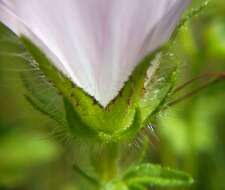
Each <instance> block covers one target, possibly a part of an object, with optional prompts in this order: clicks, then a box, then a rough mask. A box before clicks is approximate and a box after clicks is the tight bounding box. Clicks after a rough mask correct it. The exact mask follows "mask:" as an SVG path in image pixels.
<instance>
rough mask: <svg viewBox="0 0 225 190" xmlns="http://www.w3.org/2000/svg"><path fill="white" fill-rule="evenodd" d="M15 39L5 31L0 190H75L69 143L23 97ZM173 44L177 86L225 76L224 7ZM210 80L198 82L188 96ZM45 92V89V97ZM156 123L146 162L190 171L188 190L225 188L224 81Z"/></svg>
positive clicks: (0, 60)
mask: <svg viewBox="0 0 225 190" xmlns="http://www.w3.org/2000/svg"><path fill="white" fill-rule="evenodd" d="M198 3H199V1H194V4H195V5H196V6H197V4H198ZM195 5H193V6H195ZM14 38H15V37H14V36H12V34H9V32H8V31H7V30H6V29H5V28H4V27H3V26H0V190H36V189H37V190H40V189H41V190H48V189H55V190H70V189H71V190H75V189H76V188H75V184H74V183H75V181H76V175H75V174H74V172H73V171H72V169H71V166H72V163H73V151H70V150H72V148H71V146H72V143H71V141H70V139H68V138H67V137H66V136H65V134H63V133H60V132H59V131H58V127H57V125H56V123H54V121H51V120H50V119H48V118H47V117H45V116H43V115H41V114H40V113H39V112H37V111H35V110H34V109H33V108H32V107H31V106H30V105H29V103H28V102H27V101H26V99H25V98H24V94H25V90H24V88H23V86H22V82H21V80H20V75H21V72H33V71H31V70H26V67H25V66H24V64H27V63H26V62H25V60H24V56H23V54H21V53H22V52H23V51H22V50H20V49H19V48H18V45H17V44H14V43H16V40H14ZM176 46H177V54H176V56H177V57H178V59H179V60H180V62H181V64H180V69H179V73H178V81H177V85H179V84H182V83H184V82H185V81H187V80H189V79H191V78H193V77H196V76H199V75H201V74H202V73H208V72H223V71H225V1H224V0H212V1H211V3H210V5H209V6H208V7H207V8H206V9H205V10H204V11H202V12H201V13H200V14H199V15H198V16H195V17H194V18H192V19H191V20H190V21H189V22H188V23H187V24H186V25H185V26H183V27H182V29H181V31H180V33H179V36H178V39H177V40H176ZM40 77H41V76H40ZM208 79H209V78H204V79H202V80H199V81H196V82H195V83H193V85H191V86H190V87H189V88H187V89H185V91H186V93H188V92H190V91H191V90H192V89H195V88H196V87H197V86H199V85H201V84H203V83H204V82H205V81H206V80H208ZM48 90H49V89H44V88H42V87H41V86H40V93H48ZM185 91H184V92H183V93H185ZM49 104H50V105H49V106H51V107H52V105H54V97H53V98H52V102H49ZM46 106H48V105H46ZM56 108H57V105H56ZM52 111H55V110H52ZM154 125H155V126H156V133H157V137H154V135H153V136H152V144H151V145H150V147H149V150H148V155H149V156H148V157H149V161H151V162H153V163H158V164H162V165H163V166H170V167H173V168H177V169H181V170H184V171H187V172H189V173H191V174H192V175H193V177H194V178H195V180H196V183H195V185H194V186H192V187H191V188H189V189H193V190H195V189H196V190H203V189H204V190H215V189H216V190H224V189H225V182H224V179H225V80H224V81H222V80H221V82H218V83H217V84H215V85H213V86H210V87H209V88H207V89H205V90H204V91H201V92H200V93H199V94H198V95H196V96H192V97H190V98H189V99H187V100H185V101H183V102H182V103H180V104H178V105H176V106H174V107H173V108H171V109H168V110H167V111H166V112H165V113H163V114H161V115H160V116H159V121H158V122H157V123H155V124H154ZM132 149H133V152H135V151H137V150H136V149H138V146H135V145H134V146H133V148H132ZM80 151H82V150H80ZM68 152H69V153H68ZM137 152H138V151H137Z"/></svg>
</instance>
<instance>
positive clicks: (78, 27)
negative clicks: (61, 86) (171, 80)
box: [0, 0, 191, 106]
mask: <svg viewBox="0 0 225 190" xmlns="http://www.w3.org/2000/svg"><path fill="white" fill-rule="evenodd" d="M190 2H191V0H0V21H1V22H3V23H4V24H5V25H6V26H8V27H9V28H10V29H11V30H12V31H13V32H15V33H16V34H17V35H18V36H20V35H25V36H26V37H27V38H29V39H30V40H31V41H32V42H33V43H35V44H36V45H37V46H38V47H40V48H41V49H42V51H43V52H44V53H45V54H46V55H47V56H48V57H49V58H50V59H51V60H52V62H53V63H54V64H55V66H56V67H57V68H58V69H59V70H60V71H62V72H63V73H64V74H65V75H66V76H67V77H69V78H70V79H71V80H72V81H73V82H74V83H75V84H76V85H77V86H79V87H81V88H82V89H83V90H84V91H86V92H87V93H88V94H90V95H91V96H93V97H94V98H95V99H96V100H98V101H99V102H100V104H102V105H103V106H106V105H107V104H108V103H109V102H110V101H111V100H112V99H113V98H114V97H116V96H117V94H118V92H119V91H120V89H121V88H122V87H123V85H124V83H125V81H127V80H128V78H129V75H131V73H132V71H133V70H134V68H135V67H136V65H137V64H138V63H139V62H140V61H141V60H142V59H143V58H144V57H145V56H146V55H148V54H149V53H151V52H153V51H154V50H156V49H157V48H158V47H160V46H161V45H162V44H163V43H165V42H166V41H167V40H168V39H169V38H170V36H171V34H172V32H173V30H174V28H175V27H176V24H177V22H178V20H179V18H180V15H181V14H182V12H183V11H184V10H185V8H186V7H187V6H188V4H189V3H190Z"/></svg>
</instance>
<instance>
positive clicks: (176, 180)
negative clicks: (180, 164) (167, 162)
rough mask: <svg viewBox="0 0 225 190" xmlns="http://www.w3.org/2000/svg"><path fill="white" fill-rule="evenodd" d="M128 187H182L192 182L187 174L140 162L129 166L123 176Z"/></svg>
mask: <svg viewBox="0 0 225 190" xmlns="http://www.w3.org/2000/svg"><path fill="white" fill-rule="evenodd" d="M123 180H124V182H125V183H126V184H127V185H128V187H131V188H132V187H136V186H143V187H145V188H147V187H150V186H154V187H182V186H188V185H191V184H193V182H194V181H193V178H192V177H191V176H189V175H188V174H186V173H184V172H181V171H178V170H174V169H169V168H162V167H161V166H159V165H153V164H141V165H138V166H133V167H131V168H130V169H129V170H128V172H126V174H125V176H124V177H123Z"/></svg>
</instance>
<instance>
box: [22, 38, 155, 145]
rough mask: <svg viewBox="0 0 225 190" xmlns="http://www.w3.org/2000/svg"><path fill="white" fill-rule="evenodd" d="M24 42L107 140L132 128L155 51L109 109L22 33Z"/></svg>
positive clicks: (79, 112) (87, 122)
mask: <svg viewBox="0 0 225 190" xmlns="http://www.w3.org/2000/svg"><path fill="white" fill-rule="evenodd" d="M21 40H22V42H23V43H24V44H25V46H26V48H27V49H28V50H29V52H30V53H31V55H32V56H33V58H34V59H35V60H36V62H37V63H38V66H39V68H40V69H41V71H42V72H43V73H44V75H45V76H46V77H47V78H48V79H49V80H50V82H51V83H52V84H53V86H54V87H56V89H58V91H59V92H60V93H62V94H63V96H65V97H66V98H67V99H68V101H70V102H71V103H72V105H73V107H74V110H75V112H76V114H77V115H78V116H79V118H80V119H81V120H82V122H83V123H84V124H85V125H87V126H89V128H91V129H92V130H94V131H97V132H98V133H99V134H101V135H100V136H101V137H102V139H103V140H104V141H111V140H113V139H112V138H113V136H115V133H116V132H118V131H119V130H126V129H128V128H129V127H130V126H131V125H132V122H133V120H134V117H135V113H136V108H137V106H138V103H139V100H140V98H141V96H142V91H143V85H144V81H145V73H146V70H147V68H148V67H149V64H150V60H152V59H153V58H154V54H152V55H151V56H149V57H146V59H144V61H143V62H142V63H140V64H139V65H138V66H137V68H136V69H135V71H134V72H133V75H132V76H131V77H130V80H128V81H127V82H126V84H125V86H124V88H123V89H122V90H121V92H120V94H119V95H118V96H117V97H116V98H115V100H114V101H112V102H111V103H110V104H109V105H108V106H107V107H106V108H103V107H102V106H100V105H99V104H98V103H97V102H96V101H95V100H94V98H92V97H90V96H89V95H88V94H86V93H85V92H84V91H83V90H82V89H80V88H79V87H77V86H75V85H74V84H73V83H72V82H71V81H70V80H69V79H68V78H67V77H65V76H64V75H63V74H62V73H61V72H59V71H58V70H57V69H56V68H55V67H54V65H53V64H52V63H51V61H50V60H49V59H48V58H47V56H46V55H45V54H44V53H43V52H42V51H41V50H40V49H39V48H38V47H37V46H35V45H34V44H33V43H32V42H31V41H30V40H29V39H27V38H26V37H24V36H22V37H21Z"/></svg>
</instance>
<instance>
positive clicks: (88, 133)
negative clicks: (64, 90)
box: [63, 98, 98, 140]
mask: <svg viewBox="0 0 225 190" xmlns="http://www.w3.org/2000/svg"><path fill="white" fill-rule="evenodd" d="M63 101H64V106H65V112H66V119H67V122H68V126H69V129H70V131H71V133H72V136H73V137H74V138H76V140H77V139H82V140H84V139H86V140H87V139H88V140H91V139H94V138H96V137H97V136H98V134H97V132H96V131H94V130H92V129H91V128H89V127H88V126H87V125H85V124H84V123H83V122H82V120H81V119H80V117H79V115H78V114H77V113H76V112H75V110H74V106H73V105H72V104H71V103H70V101H69V100H68V99H67V98H63Z"/></svg>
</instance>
